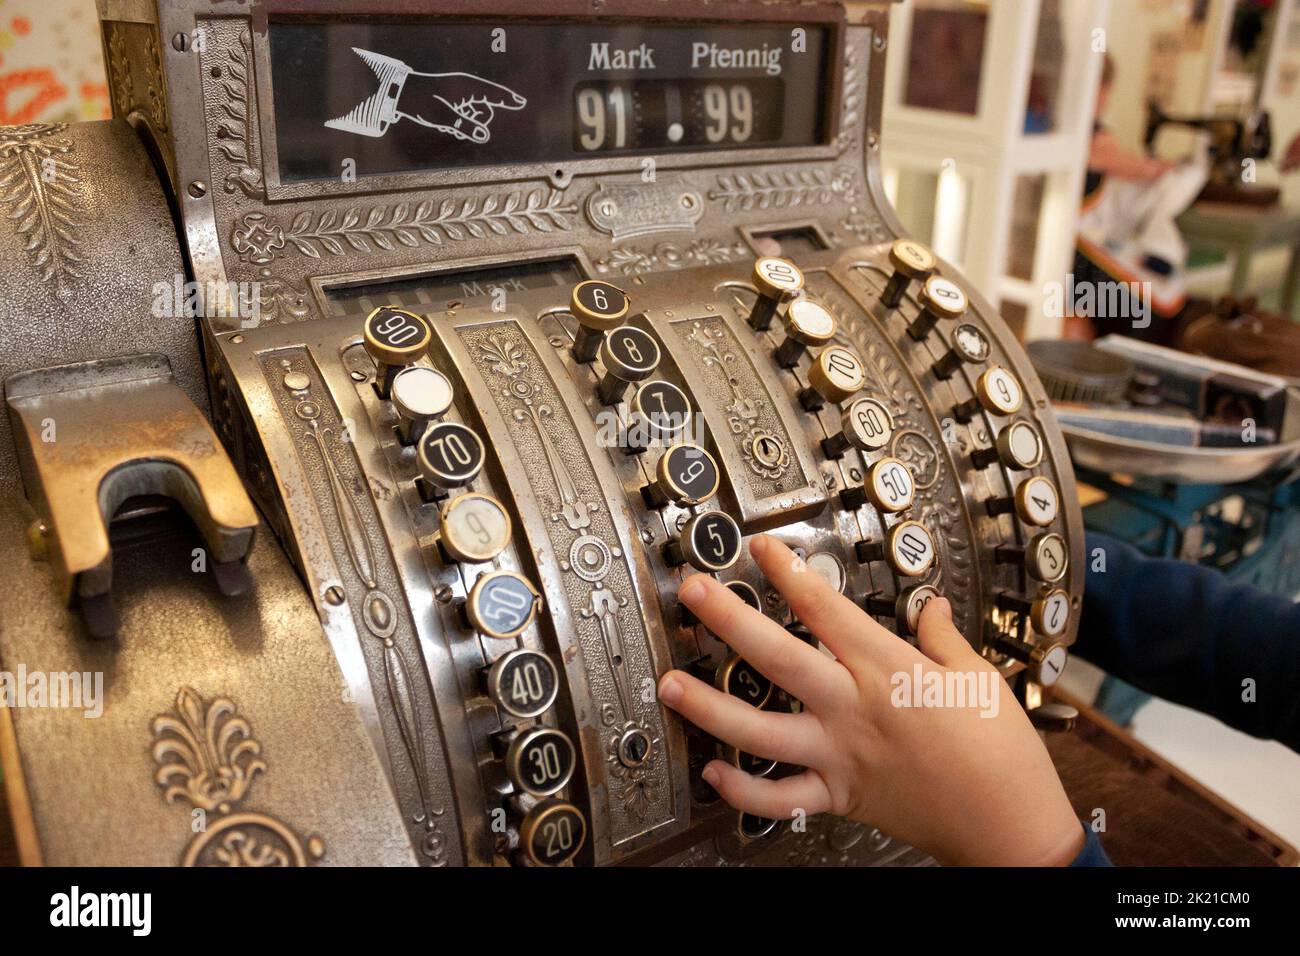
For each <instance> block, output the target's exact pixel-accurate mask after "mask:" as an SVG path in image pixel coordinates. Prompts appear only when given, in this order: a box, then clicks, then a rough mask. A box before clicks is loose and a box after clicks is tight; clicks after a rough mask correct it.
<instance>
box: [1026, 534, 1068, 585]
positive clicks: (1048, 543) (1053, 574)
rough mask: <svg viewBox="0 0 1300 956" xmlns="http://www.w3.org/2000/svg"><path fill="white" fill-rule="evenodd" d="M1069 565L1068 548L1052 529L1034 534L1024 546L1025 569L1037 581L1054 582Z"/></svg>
mask: <svg viewBox="0 0 1300 956" xmlns="http://www.w3.org/2000/svg"><path fill="white" fill-rule="evenodd" d="M1069 566H1070V549H1069V547H1068V546H1067V545H1066V543H1065V539H1064V538H1062V537H1061V536H1060V535H1059V534H1057V533H1055V532H1054V531H1049V532H1047V533H1045V534H1036V535H1034V536H1033V537H1032V538H1030V539H1029V544H1028V546H1026V548H1025V570H1026V571H1028V572H1029V576H1030V577H1031V578H1034V579H1036V580H1038V581H1046V582H1047V583H1048V584H1055V583H1056V582H1057V581H1059V580H1061V578H1063V577H1065V572H1066V571H1067V570H1068V569H1069Z"/></svg>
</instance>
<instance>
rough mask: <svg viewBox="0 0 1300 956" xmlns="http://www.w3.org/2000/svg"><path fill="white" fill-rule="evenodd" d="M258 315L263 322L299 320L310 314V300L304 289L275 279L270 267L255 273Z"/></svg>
mask: <svg viewBox="0 0 1300 956" xmlns="http://www.w3.org/2000/svg"><path fill="white" fill-rule="evenodd" d="M256 288H257V307H258V315H259V316H260V319H261V321H263V322H300V321H302V320H303V319H305V318H307V317H308V316H310V315H311V300H310V298H309V297H308V295H307V292H306V290H305V289H299V288H298V287H297V286H295V285H293V284H292V283H289V282H285V281H284V280H283V279H276V278H274V277H273V276H272V275H271V270H270V269H259V270H258V274H257V284H256Z"/></svg>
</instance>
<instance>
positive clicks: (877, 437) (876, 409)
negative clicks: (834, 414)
mask: <svg viewBox="0 0 1300 956" xmlns="http://www.w3.org/2000/svg"><path fill="white" fill-rule="evenodd" d="M841 423H842V424H843V426H844V434H845V435H847V436H849V442H850V444H852V445H853V447H855V448H858V449H860V450H862V451H880V450H881V449H883V448H887V447H889V443H890V442H891V441H892V440H893V438H894V417H893V416H892V415H890V414H889V409H888V408H886V407H885V406H884V404H883V403H882V402H878V401H876V400H875V399H874V398H859V399H858V400H857V401H856V402H854V403H853V404H851V405H850V406H849V407H848V408H846V409H844V414H843V416H842V417H841Z"/></svg>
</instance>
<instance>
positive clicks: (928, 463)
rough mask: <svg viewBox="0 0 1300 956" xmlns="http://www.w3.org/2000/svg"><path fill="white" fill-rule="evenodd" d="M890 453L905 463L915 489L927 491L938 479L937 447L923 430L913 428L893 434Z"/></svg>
mask: <svg viewBox="0 0 1300 956" xmlns="http://www.w3.org/2000/svg"><path fill="white" fill-rule="evenodd" d="M890 454H891V455H893V456H894V457H895V458H897V459H898V460H899V461H901V462H902V463H903V464H905V465H907V467H908V470H909V471H911V473H912V480H913V481H914V482H915V483H916V490H917V491H929V490H930V489H931V488H933V487H934V485H935V483H936V482H938V480H939V449H938V448H936V447H935V445H934V442H933V441H931V440H930V438H929V436H928V435H926V434H925V433H924V432H919V431H917V430H916V429H914V428H909V429H906V430H904V431H899V432H896V433H895V434H894V440H893V442H891V443H890Z"/></svg>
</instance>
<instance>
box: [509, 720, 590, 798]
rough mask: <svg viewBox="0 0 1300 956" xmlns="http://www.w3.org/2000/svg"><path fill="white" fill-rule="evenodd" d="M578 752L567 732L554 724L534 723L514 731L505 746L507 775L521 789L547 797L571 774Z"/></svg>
mask: <svg viewBox="0 0 1300 956" xmlns="http://www.w3.org/2000/svg"><path fill="white" fill-rule="evenodd" d="M577 763H578V755H577V751H576V750H575V749H574V746H573V741H571V740H569V737H568V735H567V734H565V733H564V732H563V731H560V730H556V729H554V728H553V727H533V728H531V729H529V730H525V731H523V732H522V733H520V734H517V735H516V736H515V737H514V738H513V739H512V740H511V741H510V746H509V748H508V749H507V750H506V775H507V776H508V777H510V782H511V783H513V784H514V785H515V786H516V787H517V788H518V789H520V790H522V791H523V792H524V793H529V794H532V795H533V796H534V797H549V796H550V795H551V794H553V793H556V792H558V791H560V790H562V789H564V786H565V785H566V784H567V783H568V782H569V779H570V778H571V777H572V776H573V768H574V767H575V766H577Z"/></svg>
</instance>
